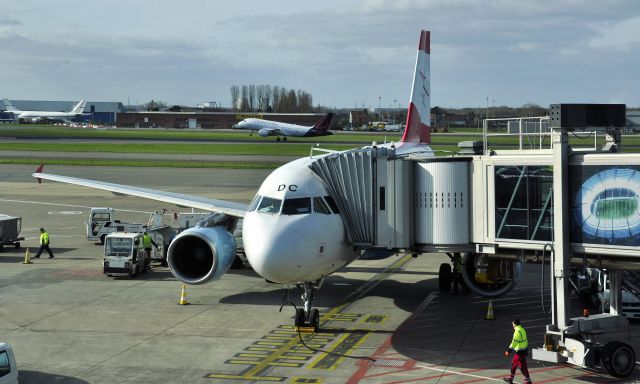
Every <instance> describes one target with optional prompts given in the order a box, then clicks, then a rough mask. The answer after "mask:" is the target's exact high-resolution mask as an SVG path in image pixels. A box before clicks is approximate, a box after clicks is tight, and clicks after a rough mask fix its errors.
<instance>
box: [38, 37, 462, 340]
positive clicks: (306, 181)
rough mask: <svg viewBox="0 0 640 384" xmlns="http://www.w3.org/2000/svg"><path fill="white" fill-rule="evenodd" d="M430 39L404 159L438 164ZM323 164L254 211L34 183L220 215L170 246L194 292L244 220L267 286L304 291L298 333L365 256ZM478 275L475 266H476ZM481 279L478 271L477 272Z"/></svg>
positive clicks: (280, 174)
mask: <svg viewBox="0 0 640 384" xmlns="http://www.w3.org/2000/svg"><path fill="white" fill-rule="evenodd" d="M429 38H430V34H429V32H428V31H422V32H421V34H420V43H419V46H418V54H417V59H416V69H415V73H414V79H413V88H412V91H411V99H410V103H409V111H408V116H407V124H406V129H405V132H404V135H403V137H402V141H401V142H400V143H395V144H391V143H390V144H385V145H387V146H389V147H390V146H391V145H394V146H395V154H396V155H401V156H402V155H412V156H415V155H418V154H419V155H420V156H433V151H432V150H431V148H430V147H429V146H428V145H427V144H428V143H429V142H430V133H429V130H430V127H429V125H430V120H429V112H430V107H429V106H430V95H429V78H430V67H429V55H430V47H429V45H430V44H429ZM317 159H318V157H305V158H302V159H298V160H295V161H292V162H290V163H288V164H285V165H283V166H281V167H280V168H278V169H276V170H275V171H273V172H272V173H271V174H270V175H269V176H268V177H267V178H266V179H265V180H264V182H263V183H262V185H261V186H260V188H259V190H258V192H257V194H256V196H255V197H254V199H253V201H252V202H251V204H250V205H249V206H248V207H247V206H245V205H243V204H238V203H231V202H225V201H220V200H213V199H208V198H204V197H198V196H191V195H184V194H178V193H171V192H163V191H158V190H152V189H145V188H139V187H132V186H126V185H120V184H113V183H106V182H100V181H93V180H87V179H78V178H74V177H67V176H59V175H53V174H47V173H42V167H43V166H42V165H41V166H40V167H39V168H38V169H37V170H36V172H35V173H34V174H33V176H34V177H36V178H38V180H40V179H47V180H53V181H59V182H63V183H69V184H75V185H82V186H86V187H91V188H97V189H102V190H107V191H111V192H113V193H115V194H124V195H132V196H138V197H143V198H148V199H152V200H157V201H163V202H166V203H171V204H176V205H179V206H185V207H192V208H195V209H197V210H205V211H211V212H216V213H214V214H213V215H212V216H210V217H209V218H208V219H206V221H204V222H201V223H200V225H199V226H198V227H195V228H191V229H188V230H186V231H184V232H182V233H180V235H178V236H177V237H176V238H175V239H174V240H173V241H172V242H171V245H170V246H169V250H168V263H169V267H170V268H171V272H172V273H173V275H174V276H175V277H176V278H178V279H180V280H181V281H183V282H185V283H189V284H201V283H205V282H207V281H209V280H212V279H217V278H219V277H220V276H222V275H223V274H224V273H226V272H227V271H228V269H229V268H230V266H231V264H232V263H233V261H234V259H235V257H236V255H235V251H236V242H235V240H234V237H233V236H232V234H231V233H232V232H233V229H234V228H235V225H236V223H237V221H238V220H239V219H240V218H242V219H244V222H243V226H242V235H243V240H244V246H245V253H246V257H247V260H248V261H249V263H250V264H251V267H253V269H254V270H255V271H256V272H257V273H258V274H260V276H262V277H264V278H265V279H267V280H270V281H272V282H277V283H283V284H295V285H300V286H302V287H303V288H304V294H303V296H302V298H303V300H304V308H299V309H297V312H296V317H295V325H296V326H297V327H299V326H311V327H313V328H317V327H318V325H319V312H318V310H317V309H315V308H312V299H313V291H314V289H316V288H317V287H318V286H319V285H320V284H321V282H322V281H323V279H324V278H325V277H327V276H328V275H331V274H332V273H334V272H336V271H338V270H339V269H340V268H342V267H344V266H345V265H347V264H349V263H351V262H352V261H353V260H355V259H356V258H357V257H358V256H359V254H358V253H356V252H355V251H354V248H353V247H352V245H351V244H350V243H349V241H348V239H347V236H346V231H345V227H344V224H343V221H342V218H341V215H340V213H339V212H338V208H337V206H336V204H335V202H334V200H333V198H332V197H330V193H329V191H328V189H327V187H326V185H325V184H324V183H323V182H322V181H321V180H320V178H318V177H317V176H316V174H315V173H313V171H312V170H311V169H310V167H309V165H310V164H312V163H313V162H315V161H317ZM468 265H470V266H472V267H473V265H472V264H471V263H470V264H468ZM472 272H473V271H472Z"/></svg>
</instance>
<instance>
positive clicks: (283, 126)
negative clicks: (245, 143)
mask: <svg viewBox="0 0 640 384" xmlns="http://www.w3.org/2000/svg"><path fill="white" fill-rule="evenodd" d="M233 127H234V128H238V129H246V130H250V131H257V132H258V134H260V136H273V135H280V136H306V135H309V131H310V130H311V129H312V128H313V126H308V127H307V126H304V125H297V124H290V123H281V122H278V121H271V120H263V119H255V118H248V119H244V120H242V121H241V122H239V123H237V124H236V125H234V126H233Z"/></svg>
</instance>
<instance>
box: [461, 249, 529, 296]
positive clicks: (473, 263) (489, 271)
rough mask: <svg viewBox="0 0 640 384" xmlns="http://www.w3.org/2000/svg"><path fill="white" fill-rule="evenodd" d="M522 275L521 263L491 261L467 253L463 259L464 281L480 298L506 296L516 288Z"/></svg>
mask: <svg viewBox="0 0 640 384" xmlns="http://www.w3.org/2000/svg"><path fill="white" fill-rule="evenodd" d="M521 273H522V265H521V263H519V262H517V261H513V260H497V259H489V257H487V255H484V254H481V253H467V254H465V256H464V258H463V259H462V280H463V281H464V283H465V284H466V286H467V287H469V289H470V290H472V291H473V292H475V293H477V294H478V295H480V296H484V297H488V298H494V297H499V296H502V295H505V294H506V293H507V292H509V291H510V290H511V289H513V287H515V286H516V284H517V283H518V280H519V279H520V275H521Z"/></svg>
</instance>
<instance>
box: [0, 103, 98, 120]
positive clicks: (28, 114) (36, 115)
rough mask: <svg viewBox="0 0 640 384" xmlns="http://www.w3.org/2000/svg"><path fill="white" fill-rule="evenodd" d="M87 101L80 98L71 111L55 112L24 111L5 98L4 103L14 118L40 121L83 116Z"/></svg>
mask: <svg viewBox="0 0 640 384" xmlns="http://www.w3.org/2000/svg"><path fill="white" fill-rule="evenodd" d="M85 104H86V102H85V101H84V100H80V102H79V103H78V104H76V105H75V106H74V107H73V109H71V111H69V112H55V111H22V110H20V109H18V108H16V106H15V105H13V103H11V102H10V101H9V100H7V99H4V105H5V109H6V111H7V112H11V113H13V116H14V119H24V120H31V121H38V120H41V119H49V120H65V121H68V120H71V119H73V118H74V117H78V116H82V115H83V111H84V106H85Z"/></svg>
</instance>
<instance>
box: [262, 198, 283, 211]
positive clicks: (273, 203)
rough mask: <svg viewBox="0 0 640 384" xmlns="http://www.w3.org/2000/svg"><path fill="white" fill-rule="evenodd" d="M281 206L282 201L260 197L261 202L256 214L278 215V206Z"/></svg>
mask: <svg viewBox="0 0 640 384" xmlns="http://www.w3.org/2000/svg"><path fill="white" fill-rule="evenodd" d="M281 204H282V200H280V199H274V198H271V197H266V196H264V197H262V201H260V205H258V212H264V213H278V212H280V205H281Z"/></svg>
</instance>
